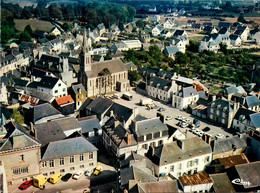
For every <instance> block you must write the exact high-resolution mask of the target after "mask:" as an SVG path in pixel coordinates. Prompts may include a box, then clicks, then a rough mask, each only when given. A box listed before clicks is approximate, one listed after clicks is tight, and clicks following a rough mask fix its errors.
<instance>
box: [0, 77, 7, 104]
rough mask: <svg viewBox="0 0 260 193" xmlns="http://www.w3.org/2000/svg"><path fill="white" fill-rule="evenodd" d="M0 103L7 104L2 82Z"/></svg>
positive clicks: (4, 87) (5, 91) (5, 90)
mask: <svg viewBox="0 0 260 193" xmlns="http://www.w3.org/2000/svg"><path fill="white" fill-rule="evenodd" d="M0 103H3V104H8V92H7V89H6V86H5V83H4V82H2V83H1V85H0Z"/></svg>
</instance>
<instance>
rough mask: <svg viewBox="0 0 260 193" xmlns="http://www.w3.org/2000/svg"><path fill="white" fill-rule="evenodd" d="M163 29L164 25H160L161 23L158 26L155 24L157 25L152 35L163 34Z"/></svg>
mask: <svg viewBox="0 0 260 193" xmlns="http://www.w3.org/2000/svg"><path fill="white" fill-rule="evenodd" d="M162 30H163V29H162V27H161V26H159V25H157V26H155V27H154V28H153V29H152V35H153V36H158V35H160V34H161V32H162Z"/></svg>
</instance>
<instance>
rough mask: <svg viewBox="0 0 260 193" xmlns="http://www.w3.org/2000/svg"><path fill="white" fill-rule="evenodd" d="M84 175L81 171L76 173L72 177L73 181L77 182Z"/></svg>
mask: <svg viewBox="0 0 260 193" xmlns="http://www.w3.org/2000/svg"><path fill="white" fill-rule="evenodd" d="M83 174H84V172H83V171H78V172H77V173H76V174H74V175H73V177H72V178H73V179H75V180H78V179H79V178H80V177H81V176H82V175H83Z"/></svg>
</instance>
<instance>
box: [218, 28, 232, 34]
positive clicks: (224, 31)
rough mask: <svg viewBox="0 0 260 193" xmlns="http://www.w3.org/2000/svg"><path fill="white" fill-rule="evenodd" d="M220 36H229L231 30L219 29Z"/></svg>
mask: <svg viewBox="0 0 260 193" xmlns="http://www.w3.org/2000/svg"><path fill="white" fill-rule="evenodd" d="M218 34H220V35H224V36H229V35H230V30H229V28H226V27H222V28H220V29H219V31H218Z"/></svg>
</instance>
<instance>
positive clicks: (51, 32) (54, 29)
mask: <svg viewBox="0 0 260 193" xmlns="http://www.w3.org/2000/svg"><path fill="white" fill-rule="evenodd" d="M50 35H54V36H60V35H61V31H60V30H59V29H58V28H57V27H54V28H52V29H51V31H50Z"/></svg>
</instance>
